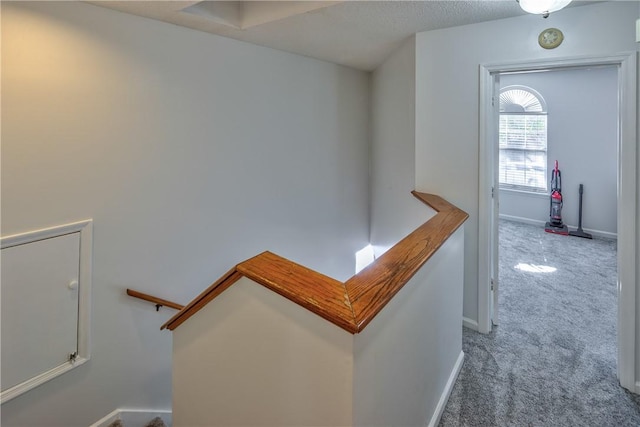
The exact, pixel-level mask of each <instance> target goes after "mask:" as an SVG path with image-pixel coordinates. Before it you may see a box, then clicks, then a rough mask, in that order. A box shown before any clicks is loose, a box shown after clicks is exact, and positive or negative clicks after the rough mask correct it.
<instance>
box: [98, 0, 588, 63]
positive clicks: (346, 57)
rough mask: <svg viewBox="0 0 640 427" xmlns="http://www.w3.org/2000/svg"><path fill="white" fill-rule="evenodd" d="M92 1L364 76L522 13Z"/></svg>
mask: <svg viewBox="0 0 640 427" xmlns="http://www.w3.org/2000/svg"><path fill="white" fill-rule="evenodd" d="M89 3H92V4H96V5H99V6H102V7H106V8H110V9H116V10H119V11H122V12H127V13H131V14H134V15H139V16H145V17H148V18H152V19H157V20H160V21H165V22H170V23H172V24H176V25H180V26H184V27H189V28H193V29H197V30H201V31H206V32H209V33H213V34H218V35H221V36H224V37H230V38H234V39H237V40H243V41H246V42H249V43H254V44H257V45H262V46H268V47H271V48H274V49H280V50H284V51H287V52H292V53H297V54H300V55H305V56H310V57H312V58H318V59H322V60H325V61H330V62H334V63H337V64H342V65H346V66H349V67H353V68H357V69H361V70H366V71H371V70H373V69H375V68H376V67H377V66H378V65H380V64H381V63H382V62H383V61H384V60H385V59H386V58H387V56H388V55H389V54H390V53H391V52H392V51H393V50H394V49H396V48H397V47H398V46H399V45H400V44H401V43H402V41H403V40H404V39H405V38H407V37H408V36H410V35H412V34H414V33H417V32H421V31H428V30H435V29H439V28H446V27H454V26H458V25H466V24H472V23H477V22H484V21H491V20H495V19H502V18H508V17H512V16H518V15H523V14H524V12H523V11H522V10H521V9H520V7H519V6H518V4H517V3H516V1H515V0H472V1H457V0H447V1H431V0H424V1H332V2H329V1H280V2H278V1H246V2H242V1H240V2H238V1H228V2H227V1H215V2H209V1H207V2H198V1H149V0H147V1H89ZM584 3H589V2H585V1H581V2H574V3H572V6H575V5H580V4H584ZM189 8H190V9H189ZM185 9H188V11H185ZM189 11H191V13H189ZM540 19H543V18H542V17H540Z"/></svg>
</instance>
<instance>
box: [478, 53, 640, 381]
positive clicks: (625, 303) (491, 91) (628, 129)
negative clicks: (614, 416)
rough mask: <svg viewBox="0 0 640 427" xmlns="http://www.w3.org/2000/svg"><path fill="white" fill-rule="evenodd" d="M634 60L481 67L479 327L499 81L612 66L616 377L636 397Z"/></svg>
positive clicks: (489, 276)
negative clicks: (614, 87) (614, 77)
mask: <svg viewBox="0 0 640 427" xmlns="http://www.w3.org/2000/svg"><path fill="white" fill-rule="evenodd" d="M635 57H636V55H635V53H632V54H627V55H618V56H612V57H595V58H577V59H558V60H554V61H548V62H529V63H517V64H497V65H481V66H480V83H481V91H480V98H481V100H480V165H479V169H480V179H479V183H480V184H479V185H480V188H479V196H480V198H479V228H480V236H479V271H478V273H479V283H478V301H479V307H478V313H479V316H478V324H479V330H480V332H485V333H486V332H490V331H491V328H492V325H493V324H498V319H499V317H498V311H499V305H498V294H499V289H500V286H499V282H498V249H497V244H498V218H499V211H498V199H499V195H498V193H499V192H498V191H497V190H498V188H499V187H498V182H499V181H498V169H499V162H498V147H497V143H496V141H497V140H498V138H497V132H498V130H497V126H496V124H497V113H498V102H497V100H498V98H497V95H498V93H497V92H498V89H499V84H498V82H499V76H500V75H501V74H507V73H525V72H543V71H559V70H568V69H576V68H584V67H601V66H613V67H616V69H617V99H618V102H619V104H618V105H619V107H618V111H619V115H618V119H617V136H618V138H617V163H618V167H617V176H616V184H617V188H618V192H617V197H616V206H617V228H618V230H620V232H619V233H618V244H617V247H618V260H617V266H618V295H617V296H618V328H617V332H618V346H617V347H618V349H617V350H618V351H617V362H618V363H617V373H618V379H619V380H620V383H621V385H622V386H623V387H625V388H627V389H629V390H631V391H634V392H638V391H640V390H638V387H637V386H636V381H635V356H636V350H635V346H636V325H635V316H636V312H635V310H636V307H635V297H636V274H637V272H636V269H637V267H636V262H635V261H636V236H637V234H636V233H637V228H636V227H637V224H636V221H637V219H636V198H637V193H636V183H637V182H636V179H637V178H636V177H637V175H636V174H637V171H636V156H637V151H636V141H637V136H636V87H635V86H636V58H635Z"/></svg>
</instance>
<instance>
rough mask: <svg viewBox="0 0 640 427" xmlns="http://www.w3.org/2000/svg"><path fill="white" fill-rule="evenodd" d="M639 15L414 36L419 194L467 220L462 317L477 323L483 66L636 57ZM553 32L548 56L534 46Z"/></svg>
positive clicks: (626, 8)
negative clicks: (436, 197)
mask: <svg viewBox="0 0 640 427" xmlns="http://www.w3.org/2000/svg"><path fill="white" fill-rule="evenodd" d="M639 14H640V11H639V8H638V4H637V2H625V1H620V2H606V3H598V4H594V5H588V6H580V7H573V8H568V9H565V10H562V11H560V12H556V13H553V14H551V16H550V17H549V18H548V19H543V18H541V17H540V16H534V15H525V16H521V17H516V18H509V19H504V20H498V21H492V22H486V23H481V24H474V25H467V26H461V27H456V28H449V29H443V30H436V31H429V32H423V33H419V34H417V36H416V187H417V189H418V190H419V191H425V192H436V193H439V194H440V195H442V196H443V197H444V198H446V199H447V200H449V201H450V202H451V203H453V204H455V205H457V206H458V207H460V208H461V209H463V210H465V211H466V212H468V213H469V214H470V218H469V220H468V221H467V222H466V223H465V287H464V316H465V317H467V318H469V319H474V320H477V318H478V276H477V272H478V173H479V170H478V140H479V131H478V129H479V123H478V119H479V117H478V116H479V113H478V110H479V106H478V98H479V78H478V73H479V72H478V67H479V65H480V64H495V63H501V62H515V61H532V60H546V59H551V58H566V57H575V56H581V55H606V54H612V53H618V52H623V51H627V52H629V51H631V52H635V51H636V49H637V47H636V43H635V20H636V19H637V17H638V15H639ZM548 27H557V28H559V29H561V30H562V31H563V32H564V35H565V41H564V43H563V44H562V45H561V46H560V47H558V48H557V49H554V50H551V51H548V50H544V49H542V48H540V47H539V46H538V43H537V37H538V34H539V33H540V32H541V31H542V30H543V29H545V28H548ZM461 123H464V125H461ZM585 197H586V195H585ZM639 239H640V237H639Z"/></svg>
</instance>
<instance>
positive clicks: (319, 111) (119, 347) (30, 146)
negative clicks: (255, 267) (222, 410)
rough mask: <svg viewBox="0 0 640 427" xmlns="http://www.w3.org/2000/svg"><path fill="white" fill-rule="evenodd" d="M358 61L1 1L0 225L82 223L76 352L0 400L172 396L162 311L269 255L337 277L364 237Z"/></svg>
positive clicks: (14, 404)
mask: <svg viewBox="0 0 640 427" xmlns="http://www.w3.org/2000/svg"><path fill="white" fill-rule="evenodd" d="M368 90H369V78H368V75H367V74H366V73H363V72H358V71H354V70H350V69H347V68H344V67H340V66H336V65H333V64H329V63H325V62H321V61H317V60H312V59H309V58H304V57H301V56H296V55H292V54H287V53H283V52H279V51H275V50H272V49H267V48H262V47H257V46H254V45H250V44H246V43H242V42H238V41H234V40H230V39H226V38H222V37H217V36H213V35H210V34H206V33H202V32H198V31H193V30H189V29H185V28H180V27H177V26H173V25H169V24H165V23H161V22H157V21H153V20H148V19H144V18H140V17H135V16H130V15H125V14H121V13H118V12H115V11H111V10H107V9H103V8H100V7H96V6H92V5H88V4H83V3H79V2H78V3H61V2H44V3H31V2H23V3H7V2H2V176H1V180H2V188H1V190H2V212H1V213H2V235H8V234H13V233H18V232H22V231H27V230H31V229H36V228H42V227H47V226H52V225H56V224H61V223H68V222H72V221H76V220H80V219H84V218H93V219H94V238H93V241H94V259H93V272H94V275H93V348H92V350H93V351H92V359H91V361H90V362H89V363H87V364H85V365H83V366H81V367H79V368H77V369H75V370H73V371H72V372H70V373H68V374H65V375H63V376H62V377H59V378H57V379H55V380H52V381H50V382H49V383H47V384H44V385H42V386H40V387H38V388H36V389H35V390H33V391H31V392H29V393H27V394H26V395H23V396H20V397H18V398H16V399H14V400H12V401H10V402H9V403H7V404H5V405H3V406H2V420H1V421H2V425H3V426H17V425H22V426H30V427H33V426H38V425H47V426H52V425H59V426H81V425H82V426H86V425H89V424H91V423H92V422H94V421H96V420H98V419H100V418H101V417H103V416H104V415H106V414H108V413H110V412H111V411H112V410H114V409H116V408H119V407H122V406H123V405H125V404H126V407H127V408H150V409H163V408H168V407H170V405H171V382H170V371H171V334H170V333H169V332H167V331H162V332H161V331H160V330H159V327H160V325H161V324H162V323H164V321H165V320H167V318H168V317H169V316H171V315H172V314H173V311H172V310H169V309H162V310H161V311H160V313H159V314H158V313H156V312H155V310H154V307H153V306H152V305H150V304H146V303H144V302H141V301H138V300H133V299H131V298H129V297H127V296H125V294H124V290H125V288H127V287H131V288H134V289H138V290H141V291H143V292H147V293H151V294H155V295H158V296H160V297H163V298H167V299H171V300H174V301H176V302H179V303H186V302H187V301H189V300H190V299H191V298H192V297H194V296H195V295H197V294H198V293H199V292H200V291H201V290H202V289H204V288H205V287H206V286H208V285H209V284H210V283H211V282H213V281H214V280H215V279H217V278H218V277H219V276H220V275H221V274H222V273H224V272H225V271H227V270H228V269H229V268H230V267H231V266H232V265H234V264H235V263H237V262H239V261H241V260H244V259H246V258H248V257H250V256H253V255H255V254H256V253H258V252H260V251H263V250H265V249H270V250H272V251H274V252H276V253H278V254H280V255H283V256H285V257H288V258H291V259H292V260H295V261H297V262H299V263H302V264H305V265H307V266H309V267H311V268H314V269H317V270H319V271H321V272H323V273H325V274H327V275H330V276H333V277H335V278H337V279H340V280H342V279H344V278H347V277H349V276H351V274H352V273H353V265H354V252H355V251H356V250H358V249H360V248H362V247H363V246H364V245H366V244H367V243H368V240H369V239H368V226H367V224H368V182H367V171H368V105H369V99H368V96H369V95H368Z"/></svg>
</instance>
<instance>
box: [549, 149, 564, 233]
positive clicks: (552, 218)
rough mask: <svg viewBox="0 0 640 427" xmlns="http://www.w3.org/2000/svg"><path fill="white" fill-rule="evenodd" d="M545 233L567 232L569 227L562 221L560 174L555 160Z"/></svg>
mask: <svg viewBox="0 0 640 427" xmlns="http://www.w3.org/2000/svg"><path fill="white" fill-rule="evenodd" d="M544 231H546V232H547V233H554V234H562V235H564V236H566V235H568V234H569V228H567V226H566V225H564V224H563V223H562V176H561V174H560V169H558V161H557V160H556V164H555V168H554V169H553V171H552V172H551V202H550V206H549V222H547V223H546V224H545V225H544Z"/></svg>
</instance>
